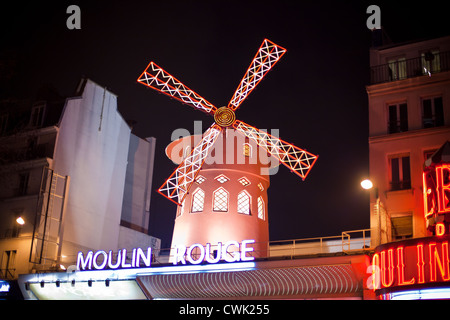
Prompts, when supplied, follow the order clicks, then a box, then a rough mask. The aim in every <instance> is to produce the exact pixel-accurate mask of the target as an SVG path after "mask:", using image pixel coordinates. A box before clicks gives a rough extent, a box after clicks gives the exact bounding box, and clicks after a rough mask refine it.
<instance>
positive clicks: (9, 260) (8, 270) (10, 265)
mask: <svg viewBox="0 0 450 320" xmlns="http://www.w3.org/2000/svg"><path fill="white" fill-rule="evenodd" d="M16 254H17V251H16V250H8V251H4V252H3V257H2V268H1V269H0V271H1V272H0V278H1V279H14V278H15V273H16Z"/></svg>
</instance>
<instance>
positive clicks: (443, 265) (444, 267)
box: [428, 242, 450, 282]
mask: <svg viewBox="0 0 450 320" xmlns="http://www.w3.org/2000/svg"><path fill="white" fill-rule="evenodd" d="M428 247H429V255H430V261H429V263H430V281H433V282H434V281H436V277H437V272H436V267H437V266H439V271H440V273H441V277H442V280H443V281H448V280H450V270H449V263H450V261H449V259H448V242H443V243H442V245H441V247H442V260H441V257H440V256H439V252H438V250H437V248H436V243H434V242H433V243H430V244H429V245H428Z"/></svg>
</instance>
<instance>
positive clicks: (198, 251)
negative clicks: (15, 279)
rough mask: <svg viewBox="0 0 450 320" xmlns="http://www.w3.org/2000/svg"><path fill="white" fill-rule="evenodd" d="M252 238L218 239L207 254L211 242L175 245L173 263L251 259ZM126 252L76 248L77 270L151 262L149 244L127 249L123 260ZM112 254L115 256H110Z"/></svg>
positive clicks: (145, 264)
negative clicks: (81, 250)
mask: <svg viewBox="0 0 450 320" xmlns="http://www.w3.org/2000/svg"><path fill="white" fill-rule="evenodd" d="M254 242H255V240H243V241H242V242H241V243H239V242H237V241H234V240H232V241H228V242H226V243H224V244H222V243H220V242H219V243H218V244H217V245H216V246H214V248H215V249H216V250H214V251H215V253H214V254H213V255H212V256H213V257H211V248H212V246H211V244H209V243H207V244H206V245H205V246H203V245H201V244H198V243H196V244H193V245H191V246H190V247H186V246H177V247H176V248H175V257H174V260H173V264H174V265H178V264H183V265H184V264H187V263H188V264H194V265H196V264H201V263H204V262H205V263H209V264H214V263H217V262H219V261H221V260H223V261H225V262H239V261H252V260H254V257H253V256H251V255H250V253H251V252H253V250H254V248H253V247H249V245H250V244H252V243H254ZM127 255H128V252H127V250H126V249H121V250H119V251H118V252H117V254H116V255H114V253H113V252H112V251H109V252H106V251H103V250H99V251H96V252H94V251H88V253H87V254H86V255H84V253H83V252H78V256H77V270H92V269H95V270H103V269H119V268H140V267H141V262H142V263H143V265H144V266H145V267H150V266H151V261H152V248H147V252H146V253H145V252H144V250H142V249H141V248H135V249H133V250H131V260H130V262H127V261H128V260H127ZM114 256H115V259H114Z"/></svg>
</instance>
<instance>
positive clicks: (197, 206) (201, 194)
mask: <svg viewBox="0 0 450 320" xmlns="http://www.w3.org/2000/svg"><path fill="white" fill-rule="evenodd" d="M204 204H205V191H203V190H202V189H200V188H198V189H197V190H195V192H194V194H193V196H192V209H191V212H202V211H203V206H204Z"/></svg>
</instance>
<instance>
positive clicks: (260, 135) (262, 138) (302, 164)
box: [233, 120, 318, 180]
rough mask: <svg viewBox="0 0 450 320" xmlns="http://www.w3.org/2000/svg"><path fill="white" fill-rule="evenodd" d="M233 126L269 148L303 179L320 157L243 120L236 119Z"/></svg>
mask: <svg viewBox="0 0 450 320" xmlns="http://www.w3.org/2000/svg"><path fill="white" fill-rule="evenodd" d="M233 127H234V129H236V130H237V131H238V132H240V133H242V134H243V135H245V136H246V137H248V138H249V139H251V140H253V141H254V142H255V143H256V144H257V145H259V146H260V147H262V148H264V149H265V150H267V151H268V152H269V153H270V154H271V155H272V156H274V157H276V158H277V159H278V160H279V161H280V162H281V163H282V164H284V165H285V166H286V167H288V168H289V169H290V170H291V171H292V172H294V173H295V174H297V175H298V176H300V177H301V178H302V179H303V180H304V179H305V178H306V176H307V175H308V173H309V171H310V170H311V168H312V167H313V165H314V163H315V162H316V160H317V158H318V156H316V155H314V154H312V153H309V152H307V151H305V150H302V149H300V148H298V147H296V146H294V145H292V144H290V143H287V142H285V141H283V140H281V139H279V138H277V137H274V136H272V135H270V134H268V133H267V132H264V131H261V130H259V129H257V128H255V127H252V126H250V125H248V124H246V123H244V122H242V121H239V120H236V122H235V123H234V124H233Z"/></svg>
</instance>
